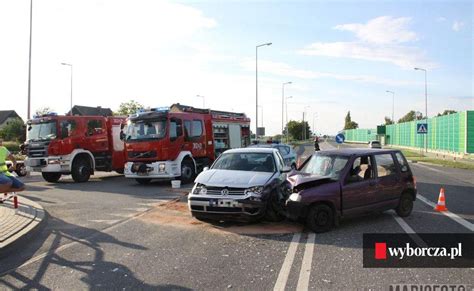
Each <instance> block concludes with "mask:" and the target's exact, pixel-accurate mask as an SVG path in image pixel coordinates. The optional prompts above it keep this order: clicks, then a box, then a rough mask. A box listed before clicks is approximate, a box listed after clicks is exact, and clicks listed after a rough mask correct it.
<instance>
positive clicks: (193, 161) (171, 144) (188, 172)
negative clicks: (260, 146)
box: [122, 103, 250, 184]
mask: <svg viewBox="0 0 474 291" xmlns="http://www.w3.org/2000/svg"><path fill="white" fill-rule="evenodd" d="M122 138H123V139H124V141H125V151H126V159H127V163H126V164H125V177H126V178H134V179H136V181H137V182H138V183H140V184H148V183H149V182H150V181H151V180H152V179H175V178H179V179H180V180H181V181H182V182H183V183H190V182H192V181H193V180H194V177H195V176H196V174H197V173H198V172H200V171H201V170H202V169H203V168H204V167H206V166H209V165H211V164H212V162H214V160H215V158H216V156H218V155H219V154H220V153H222V152H223V151H225V150H226V149H230V148H238V147H245V146H247V145H249V144H250V119H249V118H247V117H246V116H245V114H243V113H233V112H224V111H214V110H210V109H199V108H194V107H191V106H184V105H180V104H179V103H178V104H173V105H172V106H171V107H161V108H156V109H150V110H143V111H140V112H138V113H137V114H134V115H131V116H130V117H129V118H128V121H127V125H126V130H125V132H123V133H122Z"/></svg>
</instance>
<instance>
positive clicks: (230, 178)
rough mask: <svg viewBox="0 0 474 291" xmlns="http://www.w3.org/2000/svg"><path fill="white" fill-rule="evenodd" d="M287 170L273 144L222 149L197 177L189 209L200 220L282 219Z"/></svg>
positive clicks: (189, 201) (190, 194) (189, 200)
mask: <svg viewBox="0 0 474 291" xmlns="http://www.w3.org/2000/svg"><path fill="white" fill-rule="evenodd" d="M290 170H291V169H290V168H289V167H287V166H285V163H284V162H283V158H282V157H281V154H280V153H279V152H278V150H277V149H274V148H243V149H232V150H228V151H225V152H224V153H223V154H222V155H220V156H219V158H218V159H217V160H216V161H215V162H214V163H213V164H212V166H211V168H210V169H205V170H204V171H203V172H201V173H200V174H199V176H198V177H197V178H196V180H195V185H194V187H193V189H192V191H191V193H189V196H188V206H189V210H190V211H191V214H192V215H193V216H194V217H196V218H197V219H200V220H238V221H256V220H260V219H263V218H265V219H267V220H270V221H277V220H281V219H283V218H284V217H285V212H284V209H283V207H284V203H285V200H286V199H287V197H286V196H288V195H287V194H286V191H285V189H286V187H284V184H285V183H286V175H287V173H288V172H289V171H290Z"/></svg>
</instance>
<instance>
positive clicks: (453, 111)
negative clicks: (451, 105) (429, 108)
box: [436, 109, 457, 116]
mask: <svg viewBox="0 0 474 291" xmlns="http://www.w3.org/2000/svg"><path fill="white" fill-rule="evenodd" d="M453 113H457V111H456V110H449V109H446V110H445V111H443V113H438V115H436V116H443V115H449V114H453Z"/></svg>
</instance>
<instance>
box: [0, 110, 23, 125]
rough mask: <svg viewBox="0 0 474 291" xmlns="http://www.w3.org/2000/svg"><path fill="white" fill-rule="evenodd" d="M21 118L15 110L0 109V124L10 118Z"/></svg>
mask: <svg viewBox="0 0 474 291" xmlns="http://www.w3.org/2000/svg"><path fill="white" fill-rule="evenodd" d="M15 117H16V118H20V119H21V117H20V115H18V114H17V113H16V112H15V110H0V124H2V123H4V122H5V121H6V120H7V119H8V118H15Z"/></svg>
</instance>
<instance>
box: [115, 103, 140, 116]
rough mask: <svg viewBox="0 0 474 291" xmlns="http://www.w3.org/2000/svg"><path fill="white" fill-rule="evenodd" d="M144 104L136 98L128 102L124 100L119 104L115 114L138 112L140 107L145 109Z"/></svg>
mask: <svg viewBox="0 0 474 291" xmlns="http://www.w3.org/2000/svg"><path fill="white" fill-rule="evenodd" d="M143 108H144V106H143V105H142V104H140V103H138V102H137V101H135V100H130V101H128V102H122V103H121V104H120V106H119V109H118V110H117V112H115V113H114V114H115V115H130V114H134V113H136V112H137V111H138V110H139V109H143Z"/></svg>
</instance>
